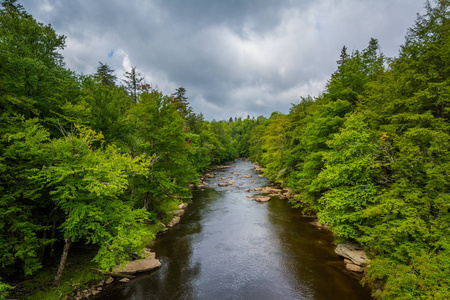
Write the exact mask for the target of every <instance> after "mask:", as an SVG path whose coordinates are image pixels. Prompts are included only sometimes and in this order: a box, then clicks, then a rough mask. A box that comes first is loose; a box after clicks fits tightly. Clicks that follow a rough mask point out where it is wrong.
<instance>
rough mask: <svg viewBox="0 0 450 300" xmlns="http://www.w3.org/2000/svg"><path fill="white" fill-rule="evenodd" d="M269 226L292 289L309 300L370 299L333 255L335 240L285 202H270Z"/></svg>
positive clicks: (368, 294)
mask: <svg viewBox="0 0 450 300" xmlns="http://www.w3.org/2000/svg"><path fill="white" fill-rule="evenodd" d="M267 209H268V211H269V213H268V214H267V217H268V221H269V223H270V225H271V226H268V228H270V230H271V231H272V232H273V234H272V236H273V237H274V239H276V240H277V241H272V242H274V243H278V246H279V248H280V251H279V253H280V256H281V257H280V258H279V259H280V261H281V262H282V264H283V265H282V269H283V272H285V273H286V275H285V278H286V280H288V281H289V283H290V285H291V287H292V288H293V289H295V290H296V292H297V293H299V294H301V295H302V296H303V297H306V298H308V299H309V298H313V299H355V300H356V299H370V291H369V290H367V289H365V288H363V287H362V286H361V285H360V284H359V282H358V281H357V280H356V279H355V278H354V277H352V276H350V274H348V273H347V272H346V271H345V267H344V265H343V263H342V260H341V259H340V258H339V257H338V256H337V254H335V253H334V250H333V248H334V246H333V244H332V242H333V237H332V234H331V233H330V232H328V231H324V230H319V229H318V228H316V227H313V226H311V225H309V224H308V222H309V219H307V218H304V217H301V210H300V209H294V208H292V207H291V206H290V204H289V202H288V201H286V200H280V199H274V200H273V201H270V202H269V203H267Z"/></svg>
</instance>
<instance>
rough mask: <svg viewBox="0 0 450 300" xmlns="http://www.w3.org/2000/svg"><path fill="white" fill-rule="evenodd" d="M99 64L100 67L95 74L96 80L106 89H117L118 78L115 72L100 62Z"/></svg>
mask: <svg viewBox="0 0 450 300" xmlns="http://www.w3.org/2000/svg"><path fill="white" fill-rule="evenodd" d="M98 63H99V66H98V67H97V72H96V73H95V74H94V78H95V79H96V80H97V81H98V82H100V83H101V84H103V85H104V86H105V87H108V88H113V87H115V86H116V80H117V77H116V75H114V70H112V69H111V68H110V67H109V66H108V65H107V64H104V63H102V62H100V61H99V62H98Z"/></svg>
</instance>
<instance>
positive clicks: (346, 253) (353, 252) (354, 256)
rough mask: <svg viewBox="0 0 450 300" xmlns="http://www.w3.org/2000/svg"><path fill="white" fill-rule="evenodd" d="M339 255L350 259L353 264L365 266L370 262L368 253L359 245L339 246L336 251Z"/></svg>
mask: <svg viewBox="0 0 450 300" xmlns="http://www.w3.org/2000/svg"><path fill="white" fill-rule="evenodd" d="M334 252H336V253H337V254H338V255H340V256H342V257H345V258H348V259H349V260H351V261H352V263H353V264H355V265H358V266H363V265H365V264H367V263H368V262H369V259H368V258H367V255H366V252H365V251H364V249H362V248H361V247H360V246H358V245H353V244H338V245H337V247H336V249H335V250H334Z"/></svg>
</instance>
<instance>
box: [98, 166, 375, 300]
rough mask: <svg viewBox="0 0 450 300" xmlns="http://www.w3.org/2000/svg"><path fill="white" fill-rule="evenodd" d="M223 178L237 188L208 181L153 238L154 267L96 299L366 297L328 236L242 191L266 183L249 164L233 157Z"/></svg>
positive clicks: (294, 213) (276, 203)
mask: <svg viewBox="0 0 450 300" xmlns="http://www.w3.org/2000/svg"><path fill="white" fill-rule="evenodd" d="M247 174H251V175H252V177H251V178H243V177H242V176H243V175H247ZM221 177H223V178H225V179H224V180H235V182H236V183H235V184H236V187H218V186H217V183H218V182H220V181H217V179H210V180H209V182H210V183H211V186H212V187H213V188H209V189H206V190H204V191H197V192H196V193H195V194H194V202H193V203H192V204H191V205H190V206H189V208H188V209H187V211H186V213H185V215H184V216H183V218H182V222H181V223H180V224H179V226H177V227H175V228H174V229H172V230H170V231H168V232H167V233H165V234H163V235H161V236H160V237H158V238H157V241H156V243H155V245H154V247H153V250H154V251H155V252H156V253H157V257H158V258H160V260H161V262H162V267H161V269H160V270H158V271H156V272H154V273H152V274H149V275H145V276H141V277H139V278H137V279H135V280H132V281H130V282H129V283H127V284H124V285H120V286H117V287H116V288H112V289H108V290H107V291H105V292H104V293H102V294H101V297H99V298H98V299H370V293H369V291H368V290H366V289H363V288H362V287H361V286H360V285H359V284H358V281H357V279H356V278H353V277H352V276H351V275H350V274H349V273H347V271H346V270H345V267H344V264H343V263H342V261H341V260H340V259H339V258H338V257H337V256H336V254H334V252H333V246H332V237H331V235H330V234H329V233H327V232H325V231H321V230H318V229H317V228H315V227H313V226H310V225H309V224H308V221H309V220H308V219H306V218H303V217H301V215H300V214H299V211H298V210H295V209H292V208H291V207H290V205H289V204H288V203H287V201H286V200H279V199H274V200H273V201H270V202H269V203H266V204H259V203H256V202H254V201H252V200H251V199H248V198H247V197H246V195H248V193H247V192H245V190H246V189H247V188H254V187H258V186H263V185H266V184H267V183H268V182H267V181H266V180H265V179H264V178H260V177H258V176H257V174H255V172H254V171H253V169H252V166H251V164H249V163H248V162H246V161H238V162H236V163H235V164H234V168H233V169H225V170H221V171H218V174H217V178H221ZM224 180H221V181H224Z"/></svg>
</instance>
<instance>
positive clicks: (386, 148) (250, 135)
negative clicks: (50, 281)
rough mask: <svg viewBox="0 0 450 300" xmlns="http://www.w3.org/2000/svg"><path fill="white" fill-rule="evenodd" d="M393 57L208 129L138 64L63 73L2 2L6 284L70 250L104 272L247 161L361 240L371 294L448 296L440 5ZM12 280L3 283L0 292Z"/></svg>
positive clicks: (354, 66)
mask: <svg viewBox="0 0 450 300" xmlns="http://www.w3.org/2000/svg"><path fill="white" fill-rule="evenodd" d="M426 8H427V13H426V14H425V15H423V16H419V17H418V19H417V21H416V22H415V24H414V25H413V27H412V28H411V29H410V30H409V31H408V34H407V36H406V42H405V44H404V45H403V46H402V47H401V49H400V52H399V56H398V57H397V58H393V59H387V58H385V57H384V56H383V54H382V53H380V49H379V46H378V41H377V40H376V39H371V40H370V41H369V44H368V46H367V48H366V49H363V50H361V51H358V50H355V51H354V52H352V53H350V54H349V53H347V48H346V47H343V49H342V51H341V54H340V58H339V60H338V61H337V64H338V67H337V70H336V72H335V73H334V74H332V75H331V78H330V80H329V81H328V84H327V87H326V90H325V91H324V92H323V93H322V94H321V95H320V96H319V97H317V98H312V97H304V98H302V99H301V101H300V102H299V103H298V104H296V105H293V106H292V108H291V110H290V112H289V113H288V114H282V113H279V112H274V113H272V115H271V116H270V118H265V117H258V118H257V119H255V118H253V119H251V118H250V117H248V118H246V119H242V118H234V119H233V118H230V119H229V120H228V121H213V122H209V121H205V120H204V119H203V116H202V115H201V114H196V113H195V112H193V110H192V108H191V107H189V103H188V101H187V100H188V99H187V97H186V96H185V93H186V90H185V89H184V88H183V87H180V88H178V89H176V91H174V93H173V94H172V95H164V94H163V93H161V92H160V91H158V90H155V89H153V88H152V87H151V86H150V85H149V84H147V83H145V82H144V79H143V77H142V75H141V74H140V73H139V71H138V70H137V68H136V67H133V68H132V69H131V70H130V71H128V72H126V73H125V74H124V78H125V80H123V83H124V85H119V84H118V83H117V76H116V75H115V73H114V71H113V70H111V69H110V67H109V66H108V65H106V64H104V63H100V64H99V66H98V68H97V72H96V73H95V74H92V75H88V76H82V75H77V74H74V73H73V72H70V71H69V70H67V69H65V67H64V64H63V58H62V56H61V54H60V53H59V52H58V51H59V50H61V49H63V48H64V40H65V37H64V36H60V35H58V34H56V33H55V32H54V31H53V29H52V28H51V27H50V26H49V25H43V24H41V23H39V22H37V21H36V20H34V19H33V18H32V16H30V15H28V14H27V13H26V12H25V11H24V9H23V8H22V7H21V6H20V5H19V4H17V3H16V1H15V0H4V1H2V9H1V11H0V178H1V181H0V245H2V247H1V249H0V264H1V272H0V276H1V277H2V279H0V280H3V281H4V282H8V283H10V284H11V283H14V282H17V281H20V280H23V279H24V278H28V277H27V276H31V275H33V274H36V272H37V271H38V270H39V269H40V268H42V267H43V266H45V265H46V264H48V263H49V261H51V257H52V256H54V255H55V253H56V254H60V255H61V259H60V267H59V269H58V274H57V276H56V278H55V283H56V284H58V282H59V281H60V280H61V276H62V272H63V270H64V265H65V260H66V257H67V253H68V252H69V249H70V248H71V247H72V248H73V247H80V245H82V244H85V243H90V244H94V245H97V247H96V249H97V250H96V251H97V254H96V256H95V258H94V260H95V262H97V263H98V265H99V267H101V268H103V269H110V268H111V267H113V266H114V265H116V264H118V263H121V262H122V261H124V260H128V259H130V254H131V253H133V254H136V253H137V254H139V253H141V252H142V249H143V247H144V246H145V244H146V243H148V241H149V240H150V239H151V238H152V237H153V236H152V233H151V232H149V231H148V230H147V229H146V227H145V225H146V224H159V223H160V222H166V221H168V220H169V219H170V218H171V214H170V211H171V210H173V208H174V207H176V204H178V203H180V202H181V201H185V200H186V199H188V198H189V196H190V193H191V190H190V188H189V186H190V185H191V184H196V183H197V180H198V179H197V178H198V177H199V176H200V175H201V174H202V173H203V172H204V171H205V170H206V169H207V168H209V167H210V166H212V165H217V164H220V163H223V162H226V161H229V160H232V159H234V158H236V157H239V156H242V157H249V158H250V159H251V160H253V161H255V162H258V163H260V164H261V165H263V166H264V167H265V171H264V172H265V175H266V176H267V177H269V178H270V179H271V180H273V181H277V182H279V183H280V184H282V185H284V186H287V187H290V188H291V189H293V190H295V191H296V192H297V194H298V195H299V196H298V197H297V198H296V199H293V200H292V204H293V205H295V206H298V207H303V208H304V210H305V211H309V212H311V211H314V212H316V213H317V215H318V217H319V220H320V221H321V222H322V223H324V224H327V225H329V226H330V228H331V229H332V230H333V232H334V233H335V234H336V236H337V237H338V239H340V240H345V241H348V242H352V243H358V244H360V245H362V246H364V247H365V248H366V249H367V251H368V253H369V255H370V257H371V262H370V266H368V267H367V274H366V276H365V277H364V279H363V281H364V283H365V284H370V285H371V286H372V287H373V291H374V296H376V297H378V298H381V299H429V298H433V299H449V298H450V289H449V286H450V282H449V278H450V243H449V242H448V240H449V238H450V228H449V226H448V224H450V196H449V187H450V185H449V183H450V172H449V170H450V143H449V142H450V130H449V129H450V128H449V117H450V106H449V104H450V79H449V73H450V63H449V62H450V22H449V14H450V2H449V0H437V1H436V2H435V4H434V5H431V4H429V3H427V5H426ZM11 288H12V287H11V286H10V285H8V284H6V283H2V282H1V281H0V299H2V297H6V295H7V291H8V290H10V289H11Z"/></svg>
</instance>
